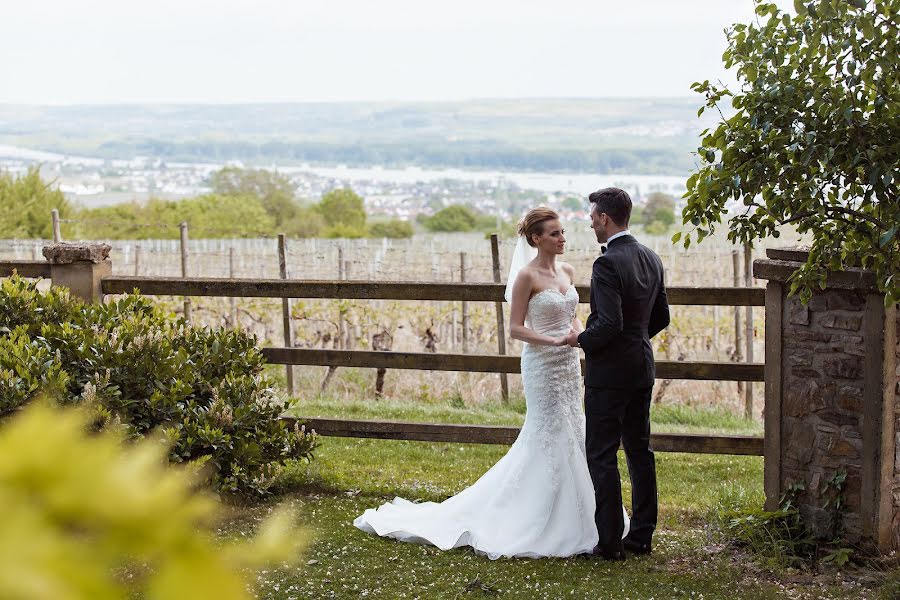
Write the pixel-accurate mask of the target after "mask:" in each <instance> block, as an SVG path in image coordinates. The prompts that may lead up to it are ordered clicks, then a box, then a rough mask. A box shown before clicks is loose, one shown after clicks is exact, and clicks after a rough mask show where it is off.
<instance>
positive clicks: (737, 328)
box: [731, 250, 744, 397]
mask: <svg viewBox="0 0 900 600" xmlns="http://www.w3.org/2000/svg"><path fill="white" fill-rule="evenodd" d="M731 264H732V267H733V269H734V287H741V257H740V254H739V253H738V251H737V250H732V251H731ZM742 360H743V358H742V357H741V308H740V307H739V306H735V307H734V362H741V361H742ZM737 392H738V397H741V396H743V395H744V382H743V381H738V382H737Z"/></svg>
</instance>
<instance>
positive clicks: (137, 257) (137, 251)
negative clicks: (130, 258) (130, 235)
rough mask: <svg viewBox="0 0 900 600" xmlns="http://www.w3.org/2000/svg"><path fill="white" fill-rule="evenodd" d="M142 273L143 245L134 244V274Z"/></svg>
mask: <svg viewBox="0 0 900 600" xmlns="http://www.w3.org/2000/svg"><path fill="white" fill-rule="evenodd" d="M140 274H141V245H140V244H135V245H134V276H135V277H137V276H138V275H140Z"/></svg>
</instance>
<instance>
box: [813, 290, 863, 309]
mask: <svg viewBox="0 0 900 600" xmlns="http://www.w3.org/2000/svg"><path fill="white" fill-rule="evenodd" d="M820 297H824V298H825V307H826V309H827V310H859V309H861V308H862V307H863V306H864V305H865V304H866V298H865V296H863V295H862V294H860V293H859V292H856V291H852V290H829V291H828V292H826V293H825V294H824V295H823V296H820Z"/></svg>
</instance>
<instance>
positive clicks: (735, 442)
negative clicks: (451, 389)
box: [282, 417, 763, 456]
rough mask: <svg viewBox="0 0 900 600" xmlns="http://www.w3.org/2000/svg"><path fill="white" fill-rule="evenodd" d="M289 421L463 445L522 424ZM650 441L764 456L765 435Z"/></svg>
mask: <svg viewBox="0 0 900 600" xmlns="http://www.w3.org/2000/svg"><path fill="white" fill-rule="evenodd" d="M282 419H283V420H284V421H286V422H287V423H288V424H290V425H293V424H294V423H295V422H297V421H300V422H302V423H304V424H305V426H306V428H307V429H313V430H315V432H316V433H318V434H319V435H323V436H334V437H354V438H375V439H385V440H410V441H420V442H448V443H462V444H506V445H509V444H512V443H513V442H514V441H515V440H516V437H518V435H519V431H520V429H519V428H518V427H504V426H496V425H447V424H436V423H410V422H401V421H353V420H346V419H320V418H303V417H300V418H292V417H282ZM650 443H651V445H652V447H653V449H654V450H655V451H657V452H690V453H698V454H738V455H747V456H762V455H763V439H762V438H761V437H752V436H741V435H701V434H694V433H654V434H652V435H651V437H650Z"/></svg>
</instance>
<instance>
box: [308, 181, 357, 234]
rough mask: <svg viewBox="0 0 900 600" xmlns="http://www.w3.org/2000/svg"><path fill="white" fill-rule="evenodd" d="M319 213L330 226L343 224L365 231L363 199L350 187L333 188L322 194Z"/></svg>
mask: <svg viewBox="0 0 900 600" xmlns="http://www.w3.org/2000/svg"><path fill="white" fill-rule="evenodd" d="M318 209H319V213H321V215H322V217H323V218H324V219H325V223H326V224H327V225H329V226H330V227H334V226H336V225H343V226H345V227H347V228H350V229H355V230H360V231H362V232H363V233H365V227H366V209H365V205H364V204H363V199H362V198H361V197H360V196H359V195H357V194H356V193H355V192H354V191H353V190H351V189H350V188H342V189H339V190H332V191H330V192H328V193H327V194H325V195H324V196H322V201H321V202H319V206H318Z"/></svg>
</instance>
